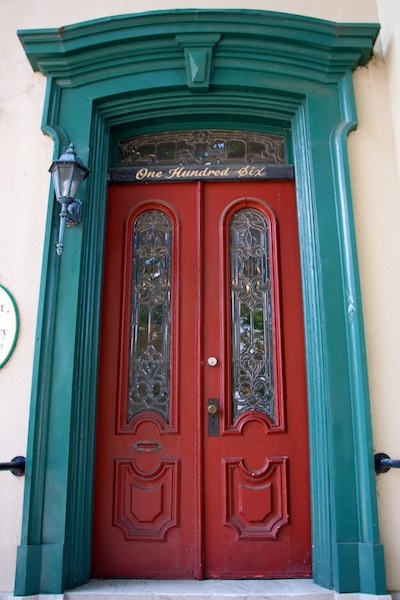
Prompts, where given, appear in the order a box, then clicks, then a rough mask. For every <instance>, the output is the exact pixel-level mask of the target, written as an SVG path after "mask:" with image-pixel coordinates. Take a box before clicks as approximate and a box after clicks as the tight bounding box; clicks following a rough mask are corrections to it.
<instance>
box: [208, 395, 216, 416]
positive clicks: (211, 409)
mask: <svg viewBox="0 0 400 600" xmlns="http://www.w3.org/2000/svg"><path fill="white" fill-rule="evenodd" d="M213 399H214V398H213ZM210 400H211V398H210ZM217 413H218V406H217V404H215V402H212V403H210V404H209V405H208V414H209V415H212V416H214V415H216V414H217Z"/></svg>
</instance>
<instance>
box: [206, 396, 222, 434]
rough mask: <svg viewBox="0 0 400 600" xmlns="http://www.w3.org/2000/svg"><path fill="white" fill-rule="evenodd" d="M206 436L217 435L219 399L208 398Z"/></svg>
mask: <svg viewBox="0 0 400 600" xmlns="http://www.w3.org/2000/svg"><path fill="white" fill-rule="evenodd" d="M207 413H208V435H219V398H208V404H207Z"/></svg>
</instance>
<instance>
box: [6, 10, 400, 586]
mask: <svg viewBox="0 0 400 600" xmlns="http://www.w3.org/2000/svg"><path fill="white" fill-rule="evenodd" d="M397 4H398V0H379V1H378V7H377V6H376V3H375V0H335V1H333V2H327V1H322V2H321V0H302V1H300V0H246V2H244V0H231V1H223V0H219V2H218V3H217V4H215V2H211V1H207V2H206V1H204V0H203V1H200V0H197V1H189V0H168V1H167V0H147V1H144V0H141V1H138V0H114V1H112V0H101V1H100V2H96V3H95V2H91V3H89V2H82V0H69V1H68V2H66V3H61V2H60V0H52V1H51V2H50V1H45V0H19V1H18V2H15V0H1V2H0V32H1V35H0V82H1V84H0V140H1V144H2V152H1V155H0V156H1V160H0V174H1V181H2V189H1V192H2V196H1V213H0V214H1V218H0V283H1V284H2V285H4V286H6V287H7V288H9V289H10V291H11V292H12V293H13V295H14V297H15V299H16V302H17V304H18V308H19V312H20V320H21V326H20V334H19V340H18V344H17V347H16V350H15V352H14V354H13V356H12V357H11V359H10V361H9V362H8V363H7V364H6V365H5V367H3V369H1V371H0V460H9V459H11V458H12V457H13V456H15V455H17V454H25V452H26V436H27V426H28V415H29V402H30V386H31V373H32V361H33V348H34V341H35V327H36V314H37V300H38V292H39V280H40V269H41V256H42V240H43V231H44V223H45V215H46V207H47V200H48V185H49V176H48V173H47V169H48V167H49V164H50V163H51V160H52V141H51V140H50V139H49V138H47V137H45V136H43V135H42V133H41V131H40V125H41V114H42V108H43V101H44V94H45V80H44V77H42V76H41V75H40V74H34V73H32V71H31V68H30V66H29V64H28V61H27V60H26V57H25V54H24V52H23V50H22V47H21V45H20V43H19V41H18V38H17V37H16V30H17V29H29V28H43V27H58V26H61V25H66V24H70V23H75V22H78V21H85V20H89V19H93V18H98V17H103V16H106V15H112V14H122V13H131V12H143V11H148V10H157V9H170V8H173V7H174V8H187V7H193V8H194V7H198V8H205V7H211V8H237V9H239V8H241V7H243V6H245V7H246V8H254V9H263V10H278V11H280V12H289V13H297V14H303V15H306V16H314V17H318V18H325V19H329V20H333V21H339V22H346V21H348V22H357V21H364V22H365V21H369V22H376V21H377V20H378V12H377V9H379V18H381V20H382V23H383V26H384V30H383V35H382V40H383V52H384V58H385V62H384V60H383V58H382V55H381V54H380V53H379V54H378V56H377V57H376V58H375V59H374V60H373V61H372V62H371V63H370V64H369V66H368V67H366V68H363V69H359V70H358V71H357V72H356V74H355V77H354V81H355V91H356V100H357V105H358V111H359V129H358V131H357V132H355V133H353V134H351V136H350V141H349V153H350V166H351V174H352V187H353V199H354V208H355V219H356V231H357V240H358V248H359V260H360V273H361V284H362V292H363V304H364V311H365V324H366V339H367V352H368V361H369V376H370V384H371V400H372V413H373V427H374V440H375V448H376V450H378V451H385V452H388V453H389V454H390V455H392V456H393V457H398V458H400V443H399V442H398V434H397V430H398V429H399V420H400V410H399V409H398V403H397V400H398V395H399V391H398V390H399V388H400V385H399V384H400V381H399V380H400V369H399V359H400V344H399V340H400V316H399V312H400V311H399V309H398V307H399V306H400V277H399V274H398V271H399V266H398V263H399V260H398V257H399V256H400V234H399V232H400V203H399V181H398V176H397V172H398V171H397V168H398V166H399V165H400V146H397V145H396V139H397V141H398V143H399V144H400V119H399V118H398V117H397V114H396V112H395V107H396V104H399V102H398V100H399V96H400V74H399V64H400V63H399V61H400V57H399V52H400V50H399V48H400V31H399V28H400V24H399V22H400V19H397V23H398V24H397V26H396V23H395V20H394V19H393V15H394V14H395V13H396V14H397V15H398V14H399V8H398V7H397ZM396 36H397V37H396ZM392 112H393V115H394V118H392ZM394 134H395V135H394ZM396 153H397V154H396ZM0 477H1V485H0V532H1V535H0V591H9V590H12V588H13V582H14V568H15V551H16V546H17V544H18V540H19V535H20V527H21V514H22V508H21V507H22V494H23V483H24V482H23V479H18V478H15V477H13V476H12V475H11V474H9V473H2V474H0ZM399 499H400V472H393V471H392V472H390V473H388V474H386V475H383V476H380V478H379V508H380V521H381V529H382V536H383V539H384V541H385V544H386V548H387V552H386V556H387V566H388V581H389V586H390V589H393V590H400V569H399V568H398V565H399V563H400V559H399V557H400V539H399V537H400V536H399V535H398V533H397V532H399V531H400V512H399V510H398V502H399Z"/></svg>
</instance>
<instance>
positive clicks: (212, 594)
mask: <svg viewBox="0 0 400 600" xmlns="http://www.w3.org/2000/svg"><path fill="white" fill-rule="evenodd" d="M63 596H64V598H63V600H149V599H150V598H151V600H170V599H173V600H192V599H193V600H213V599H214V598H215V599H219V598H221V599H225V598H226V599H229V600H251V599H252V598H254V600H256V599H260V600H288V599H289V598H299V600H373V599H374V598H375V597H376V598H377V599H379V600H392V599H391V596H390V595H382V596H375V594H361V593H351V594H339V593H337V592H335V591H333V590H329V589H327V588H323V587H321V586H320V585H317V584H316V583H314V582H313V580H312V579H269V580H266V579H252V580H250V579H246V580H244V579H235V580H222V579H205V580H201V581H198V580H190V579H186V580H182V579H181V580H154V579H91V580H90V581H89V582H88V583H87V584H86V585H83V586H81V587H79V588H76V589H74V590H70V591H67V592H65V594H63ZM41 600H47V599H45V598H43V599H41ZM48 600H52V599H48Z"/></svg>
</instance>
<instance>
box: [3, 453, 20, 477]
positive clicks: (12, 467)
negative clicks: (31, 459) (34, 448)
mask: <svg viewBox="0 0 400 600" xmlns="http://www.w3.org/2000/svg"><path fill="white" fill-rule="evenodd" d="M0 471H11V473H12V474H13V475H15V476H16V477H21V476H22V475H25V456H15V457H14V458H13V459H12V461H11V462H4V463H0Z"/></svg>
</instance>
